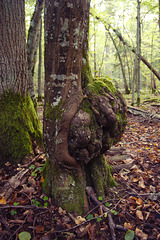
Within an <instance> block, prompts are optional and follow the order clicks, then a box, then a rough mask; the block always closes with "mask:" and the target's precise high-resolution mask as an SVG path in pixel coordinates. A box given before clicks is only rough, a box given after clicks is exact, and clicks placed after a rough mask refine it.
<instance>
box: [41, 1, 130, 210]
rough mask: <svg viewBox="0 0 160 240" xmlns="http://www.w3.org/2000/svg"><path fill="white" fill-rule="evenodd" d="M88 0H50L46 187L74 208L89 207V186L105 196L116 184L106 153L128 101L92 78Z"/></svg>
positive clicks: (120, 128)
mask: <svg viewBox="0 0 160 240" xmlns="http://www.w3.org/2000/svg"><path fill="white" fill-rule="evenodd" d="M89 7H90V1H89V0H83V1H82V0H72V1H70V2H69V3H68V1H66V0H65V1H64V0H63V1H62V0H61V1H59V2H57V1H50V0H47V1H46V6H45V9H46V12H45V36H46V39H45V53H46V55H45V112H44V142H45V148H46V153H47V157H48V158H47V162H46V165H45V169H44V177H45V180H44V183H43V188H44V190H45V192H46V193H47V194H48V195H50V196H51V197H52V199H53V201H54V202H56V203H57V204H59V205H61V206H62V207H63V208H65V209H67V210H68V211H70V212H75V213H78V214H82V213H84V212H86V211H87V209H88V202H87V197H86V192H85V188H86V186H87V185H88V184H92V185H93V184H94V189H95V191H96V193H97V194H99V195H102V196H103V198H104V195H105V187H107V186H111V185H114V184H115V181H114V179H113V178H112V176H111V174H110V171H109V167H108V165H107V163H106V160H105V158H104V156H103V153H104V152H105V151H106V150H107V149H109V147H110V146H111V145H112V144H113V143H115V142H116V141H118V139H119V138H120V136H121V134H122V132H123V131H124V128H125V124H126V121H125V117H126V111H127V109H126V103H125V101H124V99H123V96H122V95H121V93H120V92H118V91H116V89H115V87H114V86H113V85H112V83H111V82H110V81H108V80H106V79H103V78H100V79H97V78H96V79H95V80H94V81H93V77H92V74H91V71H90V67H89V62H88V54H87V51H88V21H89Z"/></svg>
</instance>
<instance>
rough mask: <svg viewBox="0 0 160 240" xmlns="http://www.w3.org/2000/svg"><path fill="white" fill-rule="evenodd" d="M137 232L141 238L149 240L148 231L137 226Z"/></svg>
mask: <svg viewBox="0 0 160 240" xmlns="http://www.w3.org/2000/svg"><path fill="white" fill-rule="evenodd" d="M135 234H136V235H137V236H138V237H140V239H141V240H147V238H148V235H147V234H146V233H144V232H143V231H142V230H140V229H139V228H136V230H135Z"/></svg>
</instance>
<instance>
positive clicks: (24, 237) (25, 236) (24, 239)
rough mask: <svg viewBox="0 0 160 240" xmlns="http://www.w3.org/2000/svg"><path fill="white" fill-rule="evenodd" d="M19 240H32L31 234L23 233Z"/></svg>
mask: <svg viewBox="0 0 160 240" xmlns="http://www.w3.org/2000/svg"><path fill="white" fill-rule="evenodd" d="M18 237H19V240H30V239H31V234H30V233H29V232H21V233H19V234H18Z"/></svg>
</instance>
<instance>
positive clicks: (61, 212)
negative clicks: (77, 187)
mask: <svg viewBox="0 0 160 240" xmlns="http://www.w3.org/2000/svg"><path fill="white" fill-rule="evenodd" d="M58 212H59V214H61V215H64V214H66V210H63V209H62V208H61V207H59V208H58Z"/></svg>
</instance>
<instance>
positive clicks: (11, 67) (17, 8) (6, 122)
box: [0, 0, 42, 165]
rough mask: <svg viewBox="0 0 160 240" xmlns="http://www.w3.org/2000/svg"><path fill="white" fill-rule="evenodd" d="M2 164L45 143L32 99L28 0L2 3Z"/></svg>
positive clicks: (0, 11) (0, 98) (18, 157)
mask: <svg viewBox="0 0 160 240" xmlns="http://www.w3.org/2000/svg"><path fill="white" fill-rule="evenodd" d="M0 22H1V24H0V123H1V124H0V165H4V164H5V163H6V162H8V161H10V162H13V163H17V162H21V161H22V160H23V159H24V158H25V156H28V155H30V154H33V145H32V144H33V142H34V141H35V140H36V141H37V142H39V143H41V144H42V131H41V127H40V122H39V121H38V117H37V115H36V112H35V109H34V106H33V103H32V101H31V99H30V97H29V96H28V93H27V87H28V71H27V61H26V31H25V9H24V1H19V0H15V1H12V0H2V1H0Z"/></svg>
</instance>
